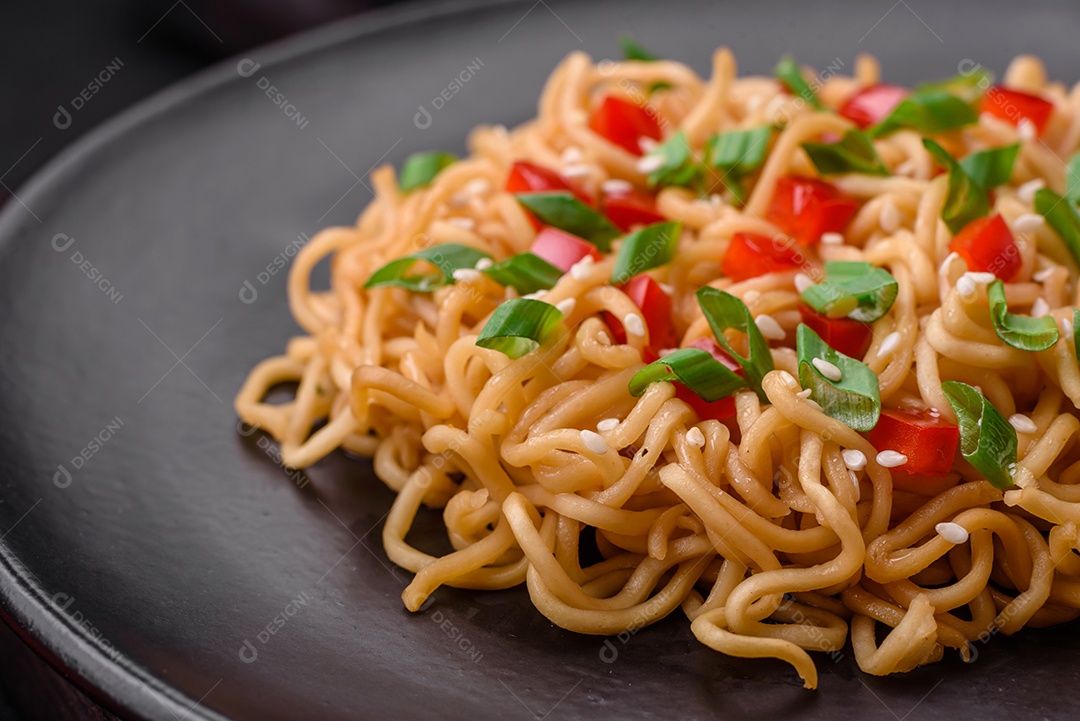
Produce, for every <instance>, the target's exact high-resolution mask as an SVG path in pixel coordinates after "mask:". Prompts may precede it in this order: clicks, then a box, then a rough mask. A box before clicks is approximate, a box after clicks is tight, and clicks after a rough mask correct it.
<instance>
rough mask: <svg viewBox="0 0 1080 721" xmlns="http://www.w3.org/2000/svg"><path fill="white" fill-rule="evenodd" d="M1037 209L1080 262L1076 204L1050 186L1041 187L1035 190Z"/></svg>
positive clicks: (1074, 258)
mask: <svg viewBox="0 0 1080 721" xmlns="http://www.w3.org/2000/svg"><path fill="white" fill-rule="evenodd" d="M1035 211H1036V212H1037V213H1039V214H1040V215H1042V216H1043V217H1044V218H1046V222H1047V223H1049V224H1050V227H1051V228H1053V229H1054V232H1056V233H1057V234H1058V237H1059V238H1061V240H1062V241H1064V243H1065V247H1066V248H1068V249H1069V254H1070V255H1072V257H1073V260H1075V261H1076V262H1077V263H1080V215H1078V214H1077V212H1076V206H1074V205H1073V204H1072V203H1071V202H1069V201H1068V200H1066V199H1065V198H1063V197H1061V196H1060V195H1058V194H1057V193H1055V192H1054V191H1052V190H1050V189H1049V188H1041V189H1039V190H1037V191H1035Z"/></svg>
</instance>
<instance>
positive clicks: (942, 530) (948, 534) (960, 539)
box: [934, 521, 968, 545]
mask: <svg viewBox="0 0 1080 721" xmlns="http://www.w3.org/2000/svg"><path fill="white" fill-rule="evenodd" d="M934 530H935V531H937V533H938V535H939V536H941V537H942V538H944V539H945V540H946V541H948V542H949V543H952V544H954V545H960V544H961V543H967V540H968V532H967V529H966V528H964V527H963V526H961V525H960V524H959V523H953V522H952V521H947V522H945V523H939V524H937V525H936V526H934Z"/></svg>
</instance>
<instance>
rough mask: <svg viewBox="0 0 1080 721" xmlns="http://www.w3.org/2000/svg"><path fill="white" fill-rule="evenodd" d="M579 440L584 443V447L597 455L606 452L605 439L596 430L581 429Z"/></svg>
mask: <svg viewBox="0 0 1080 721" xmlns="http://www.w3.org/2000/svg"><path fill="white" fill-rule="evenodd" d="M581 442H582V443H584V444H585V448H586V449H588V450H589V451H591V452H593V453H595V454H597V455H603V454H604V453H607V452H608V444H607V441H605V440H604V437H603V436H602V435H600V434H599V433H597V432H596V431H589V430H585V431H581Z"/></svg>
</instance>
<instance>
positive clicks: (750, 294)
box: [742, 289, 761, 303]
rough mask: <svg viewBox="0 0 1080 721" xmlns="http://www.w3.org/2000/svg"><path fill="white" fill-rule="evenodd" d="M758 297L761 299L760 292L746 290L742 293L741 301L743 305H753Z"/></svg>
mask: <svg viewBox="0 0 1080 721" xmlns="http://www.w3.org/2000/svg"><path fill="white" fill-rule="evenodd" d="M760 297H761V291H760V290H753V289H751V290H748V291H746V292H745V293H743V296H742V299H743V303H753V302H754V301H756V300H757V299H758V298H760Z"/></svg>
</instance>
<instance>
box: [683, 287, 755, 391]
mask: <svg viewBox="0 0 1080 721" xmlns="http://www.w3.org/2000/svg"><path fill="white" fill-rule="evenodd" d="M697 300H698V305H700V306H701V312H702V313H704V314H705V320H707V321H708V322H709V327H710V328H712V332H713V335H714V336H716V342H717V343H719V344H720V346H721V347H722V348H723V349H724V350H725V351H727V354H728V355H730V356H731V357H732V358H734V359H735V362H737V363H738V364H739V365H740V366H741V367H742V369H743V375H745V376H746V381H747V384H748V385H749V386H750V388H752V389H753V390H754V392H755V393H757V394H758V398H760V399H761V400H762V402H767V401H768V397H767V396H766V395H765V391H763V390H762V389H761V379H762V378H764V377H765V375H766V374H767V373H769V372H770V371H772V369H773V367H774V366H773V358H772V351H770V350H769V344H768V343H767V342H766V341H765V337H764V336H763V335H761V331H760V330H758V327H757V324H756V323H755V322H754V316H752V315H751V314H750V309H749V308H747V307H746V305H745V304H744V303H743V302H742V301H741V300H739V299H738V298H737V297H735V296H733V295H732V294H731V293H727V292H725V291H722V290H718V289H716V288H713V287H712V286H708V285H706V286H704V287H702V288H700V289H699V290H698V292H697ZM729 329H730V330H735V331H737V332H739V333H745V334H746V346H747V355H746V356H745V357H744V356H742V355H740V354H738V353H736V352H735V350H734V349H733V348H732V347H731V344H730V343H728V340H727V336H726V335H725V331H727V330H729Z"/></svg>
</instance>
